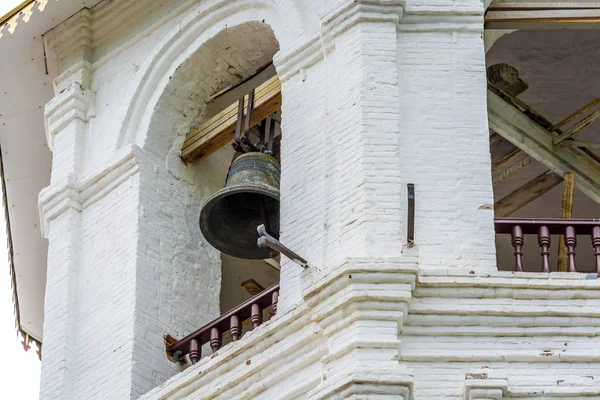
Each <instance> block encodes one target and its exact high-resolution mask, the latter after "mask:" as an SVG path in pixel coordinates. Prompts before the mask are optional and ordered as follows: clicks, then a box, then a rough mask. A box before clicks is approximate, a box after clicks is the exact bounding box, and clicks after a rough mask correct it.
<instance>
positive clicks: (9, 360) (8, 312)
mask: <svg viewBox="0 0 600 400" xmlns="http://www.w3.org/2000/svg"><path fill="white" fill-rule="evenodd" d="M21 2H22V0H0V17H1V16H3V15H4V14H6V13H7V12H9V11H10V10H12V9H13V8H14V7H16V6H18V5H19V4H20V3H21ZM0 215H1V216H2V217H1V218H0V346H2V347H1V348H2V357H0V398H2V399H7V400H9V399H19V400H35V399H38V398H39V387H40V361H39V360H38V357H37V354H36V352H35V346H32V348H31V349H30V350H29V351H28V352H27V353H26V352H25V351H23V346H22V345H21V342H20V341H19V340H17V334H16V329H15V317H14V307H13V303H12V289H11V285H10V269H9V266H8V253H7V249H6V245H5V243H6V231H5V228H4V227H5V226H6V225H5V223H4V211H3V210H2V212H0Z"/></svg>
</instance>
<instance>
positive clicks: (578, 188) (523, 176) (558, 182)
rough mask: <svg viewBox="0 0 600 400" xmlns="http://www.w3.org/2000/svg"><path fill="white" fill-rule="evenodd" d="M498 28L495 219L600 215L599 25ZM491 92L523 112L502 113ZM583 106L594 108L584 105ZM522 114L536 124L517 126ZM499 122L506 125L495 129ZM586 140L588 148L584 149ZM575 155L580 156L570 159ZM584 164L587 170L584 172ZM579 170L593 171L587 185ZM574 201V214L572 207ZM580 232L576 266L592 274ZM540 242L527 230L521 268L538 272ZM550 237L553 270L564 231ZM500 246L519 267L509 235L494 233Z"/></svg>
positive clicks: (492, 56) (493, 83)
mask: <svg viewBox="0 0 600 400" xmlns="http://www.w3.org/2000/svg"><path fill="white" fill-rule="evenodd" d="M487 32H490V31H486V33H487ZM491 32H495V31H494V30H492V31H491ZM496 32H502V33H504V34H503V35H496V37H494V38H493V39H495V41H494V43H493V45H492V46H490V45H489V44H488V43H486V48H487V47H491V48H490V49H489V50H488V51H487V54H486V64H487V68H488V100H489V101H488V111H489V113H490V151H491V162H492V181H493V186H494V200H495V205H494V208H495V215H496V217H497V218H498V217H503V218H565V215H570V216H569V217H567V218H583V219H593V218H598V217H599V216H600V206H599V204H598V202H597V201H598V198H597V197H596V198H595V194H594V189H593V187H592V184H591V183H592V182H593V181H594V180H595V179H594V178H593V176H594V175H593V174H594V173H595V172H594V171H595V170H596V169H597V168H598V167H599V166H600V151H599V149H600V147H596V148H593V147H591V146H593V145H591V144H589V143H593V142H600V136H599V135H598V125H596V124H594V121H595V119H596V116H597V115H600V112H598V104H599V103H600V101H598V102H596V103H595V104H594V101H596V100H597V99H599V98H600V83H599V82H598V81H597V80H596V79H594V78H595V76H597V74H598V73H599V72H600V67H599V65H600V63H599V62H600V51H599V50H600V49H599V47H600V31H598V30H595V29H592V30H586V29H570V30H562V29H561V30H551V29H537V30H525V29H524V30H517V31H514V30H513V31H496ZM492 36H494V35H487V36H486V37H488V38H490V37H492ZM490 90H492V91H493V92H494V93H495V94H497V95H498V97H497V98H502V99H503V100H504V101H505V102H506V104H510V105H511V107H513V108H514V109H517V110H519V114H513V115H512V117H510V116H509V114H508V113H504V114H503V112H502V110H500V109H499V107H498V104H500V102H494V99H491V101H490V97H493V98H496V97H494V96H493V95H491V94H490ZM586 105H592V106H591V107H589V108H585V106H586ZM513 108H511V110H513ZM506 109H507V110H508V108H506ZM595 113H596V114H595ZM521 115H523V116H525V117H526V119H524V121H527V122H528V123H529V124H530V125H532V124H533V125H532V126H533V128H531V129H532V131H531V132H528V131H527V129H525V130H521V132H520V133H519V132H518V131H519V129H521V128H519V127H518V126H517V125H518V124H519V122H518V120H519V118H521ZM594 115H596V116H594ZM590 116H591V117H590ZM588 118H589V119H588ZM582 121H583V122H582ZM588 122H589V124H588ZM501 124H504V126H505V128H502V129H496V128H498V126H499V125H501ZM578 124H579V125H578ZM580 128H581V129H580ZM495 129H496V130H498V131H496V130H495ZM513 129H514V136H512V137H511V133H512V132H511V130H513ZM530 133H531V135H536V134H539V135H542V134H543V135H546V137H547V138H548V139H549V141H550V142H551V143H550V145H546V146H545V147H544V146H538V143H541V142H536V140H530V139H531V138H533V136H531V137H530V136H529V134H530ZM519 135H520V136H519ZM540 137H542V136H540ZM540 140H541V139H540ZM519 142H522V143H519ZM582 144H583V145H582ZM588 145H589V146H590V147H586V146H588ZM575 159H578V161H577V162H576V163H573V161H572V160H575ZM577 163H580V164H579V165H578V164H577ZM566 165H568V168H566V169H567V170H570V171H575V177H574V178H573V179H574V181H575V182H576V183H575V185H574V187H575V189H574V190H570V189H569V187H568V184H567V183H566V182H567V181H568V180H570V179H571V177H569V176H566V177H565V175H564V172H563V170H564V168H565V166H566ZM580 168H586V170H585V172H584V170H583V169H580ZM588 168H589V169H588ZM577 171H580V172H581V173H585V174H587V173H588V172H589V175H588V178H590V185H589V186H585V185H584V184H583V183H582V181H581V180H580V177H581V175H579V174H578V172H577ZM596 183H600V181H598V182H596ZM569 202H570V203H571V204H572V213H570V212H569V211H570V210H568V208H570V207H569ZM577 234H578V235H582V236H581V237H580V238H579V242H580V243H579V245H578V246H577V250H576V251H577V253H576V254H577V270H578V271H580V272H592V271H594V270H595V265H594V256H593V248H592V246H590V235H589V232H586V233H585V237H584V235H583V234H582V233H579V232H578V233H577ZM538 240H539V238H538V235H537V232H536V234H529V235H525V244H524V246H523V267H524V269H525V270H526V271H540V268H541V264H542V261H541V257H540V247H539V244H538ZM550 243H551V244H550V249H549V252H550V254H549V260H550V271H556V270H557V264H558V263H560V262H559V261H558V260H557V255H558V252H559V235H558V234H555V232H552V235H551V237H550ZM496 250H497V261H498V268H499V269H503V270H514V269H515V260H514V255H513V253H514V250H513V246H512V244H511V235H510V234H499V235H496Z"/></svg>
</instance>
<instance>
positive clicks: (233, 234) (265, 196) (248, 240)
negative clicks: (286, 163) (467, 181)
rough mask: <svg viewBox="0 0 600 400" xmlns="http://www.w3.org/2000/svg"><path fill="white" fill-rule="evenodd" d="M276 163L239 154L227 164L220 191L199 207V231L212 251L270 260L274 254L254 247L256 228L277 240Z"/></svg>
mask: <svg viewBox="0 0 600 400" xmlns="http://www.w3.org/2000/svg"><path fill="white" fill-rule="evenodd" d="M280 174H281V169H280V167H279V163H278V162H277V160H276V159H275V158H274V157H272V156H270V155H268V154H264V153H258V152H251V153H246V154H242V155H241V156H239V157H238V158H236V159H235V160H234V161H233V163H232V164H231V168H230V170H229V175H228V177H227V182H226V185H225V188H224V189H221V190H219V191H218V192H217V193H215V194H214V195H213V196H211V197H210V198H209V199H208V201H207V202H206V203H205V204H204V206H203V207H202V211H201V212H200V230H201V231H202V234H203V235H204V237H205V238H206V240H207V241H208V242H209V243H210V244H211V245H212V246H214V247H215V248H217V249H218V250H220V251H222V252H223V253H226V254H229V255H230V256H233V257H238V258H245V259H265V258H273V257H275V256H276V252H274V251H272V250H271V249H269V248H260V247H258V246H257V245H256V243H257V240H258V238H259V235H258V233H257V231H256V227H257V226H259V225H262V224H264V225H266V226H268V227H269V231H270V232H273V234H274V235H276V236H277V237H278V236H279V179H280Z"/></svg>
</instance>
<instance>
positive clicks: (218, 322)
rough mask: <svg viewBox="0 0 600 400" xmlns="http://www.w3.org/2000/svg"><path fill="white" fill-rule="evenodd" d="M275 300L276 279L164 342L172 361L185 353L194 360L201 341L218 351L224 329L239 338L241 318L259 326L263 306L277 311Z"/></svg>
mask: <svg viewBox="0 0 600 400" xmlns="http://www.w3.org/2000/svg"><path fill="white" fill-rule="evenodd" d="M278 300H279V283H276V284H274V285H273V286H271V287H269V288H267V289H265V290H263V291H262V292H260V293H259V294H257V295H256V296H253V297H251V298H249V299H248V300H246V301H245V302H243V303H242V304H240V305H239V306H237V307H235V308H233V309H232V310H230V311H228V312H226V313H225V314H223V315H221V316H220V317H219V318H217V319H215V320H214V321H211V322H209V323H208V324H206V325H204V326H203V327H202V328H200V329H198V330H196V331H195V332H193V333H190V334H189V335H187V336H186V337H184V338H183V339H181V340H178V341H177V342H175V343H173V344H171V345H167V353H168V354H169V356H170V357H172V358H173V359H174V360H175V361H180V360H182V359H183V357H185V356H186V355H188V356H189V358H190V361H191V362H192V364H195V363H196V362H198V360H200V358H201V349H202V346H203V345H204V344H206V343H210V347H211V349H212V351H213V352H215V351H217V350H218V349H219V348H221V344H222V339H223V333H224V332H227V331H229V333H230V335H231V339H232V340H233V341H236V340H238V339H239V338H240V337H241V335H242V322H243V321H246V320H248V319H250V320H251V321H252V325H253V326H254V327H255V328H256V327H258V326H259V325H260V324H262V322H263V321H262V317H263V310H264V309H265V308H267V307H269V306H272V308H273V314H276V313H277V302H278Z"/></svg>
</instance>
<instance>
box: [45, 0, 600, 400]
mask: <svg viewBox="0 0 600 400" xmlns="http://www.w3.org/2000/svg"><path fill="white" fill-rule="evenodd" d="M482 13H483V8H482V4H481V3H480V2H479V1H475V0H473V1H466V2H459V3H456V4H455V3H450V2H444V1H442V2H438V3H436V4H429V3H417V2H415V3H413V2H409V4H407V5H404V6H403V5H402V4H401V2H397V1H393V0H389V1H362V2H355V1H346V0H339V1H336V2H324V3H323V4H322V3H321V2H320V1H317V0H314V1H313V0H298V1H290V0H280V1H251V0H244V1H228V0H210V1H203V2H196V1H191V0H187V1H186V0H179V1H174V2H166V1H157V2H151V1H136V2H133V1H122V2H110V1H107V2H104V3H101V4H100V5H99V6H98V7H97V8H95V9H94V10H92V11H91V12H84V13H82V14H81V15H80V16H79V17H77V18H73V19H72V20H70V21H67V22H66V23H65V24H64V25H61V26H60V27H58V28H56V29H55V30H54V31H53V32H51V33H50V34H49V35H48V36H47V44H48V51H49V54H50V60H51V61H52V62H53V63H55V67H56V69H58V71H59V73H60V75H59V76H58V77H57V79H56V91H57V96H56V98H55V99H54V100H53V102H51V103H50V104H49V105H48V107H47V119H48V134H49V137H51V138H52V140H51V143H53V149H54V150H53V151H54V153H53V156H54V161H53V174H52V185H51V186H50V187H49V188H47V189H45V190H44V192H43V193H42V194H41V196H40V209H41V214H42V220H43V226H44V231H45V234H46V235H47V236H48V238H49V240H50V248H49V267H48V271H49V277H48V289H47V293H46V322H45V329H44V361H43V378H42V391H41V397H42V399H59V398H60V399H63V398H65V399H68V398H73V399H79V398H85V399H92V400H93V399H104V398H138V397H140V396H141V395H143V393H145V392H147V391H149V390H151V389H153V388H154V387H156V386H158V385H160V384H162V383H163V382H165V381H167V380H168V378H170V377H171V376H173V375H175V374H176V373H177V372H179V370H180V368H179V367H177V366H175V365H174V364H171V363H169V362H168V361H167V359H166V357H165V354H164V346H163V343H162V336H163V335H164V334H167V333H170V334H172V335H175V336H178V337H182V336H183V335H185V334H187V333H189V332H191V331H193V330H195V329H197V328H198V327H200V326H201V325H203V324H204V323H205V322H207V321H209V320H211V319H213V318H214V317H216V316H217V315H218V313H219V290H220V280H221V274H220V259H219V256H218V253H217V252H216V251H215V250H214V249H212V248H211V247H210V246H209V245H207V244H206V243H205V241H204V240H203V239H202V237H201V234H200V232H199V228H198V213H199V210H200V206H201V204H202V202H203V201H204V199H206V197H207V196H208V195H210V194H211V193H213V192H214V191H215V190H217V189H218V188H219V187H220V186H221V185H222V182H223V178H224V167H223V166H225V168H226V166H227V163H228V160H226V159H225V158H219V157H220V156H219V155H217V156H215V158H212V159H209V160H206V161H204V162H202V163H200V164H198V165H196V166H185V165H183V164H182V163H181V161H180V159H179V157H178V154H179V148H180V145H181V143H182V141H183V137H184V135H185V133H186V132H187V131H188V130H189V129H190V128H191V127H193V126H195V125H197V124H198V123H199V122H200V121H201V120H202V119H203V118H206V115H203V114H202V113H203V111H204V110H205V105H204V101H205V99H206V97H207V96H209V95H211V94H213V93H214V92H215V91H216V90H218V89H220V88H223V87H224V86H226V85H227V84H231V83H234V82H235V81H236V80H237V79H238V77H237V76H236V75H235V74H233V73H231V72H227V71H228V70H229V69H230V68H232V69H233V70H235V72H236V73H238V74H242V75H248V74H250V73H251V72H253V70H254V69H256V68H258V67H260V66H262V65H263V64H264V63H265V62H266V61H268V60H270V59H271V57H273V55H275V54H276V53H277V54H276V55H275V57H274V63H275V66H276V68H277V71H278V73H279V75H280V78H281V80H282V90H283V99H284V102H283V107H282V114H283V124H282V130H283V135H284V140H283V144H282V146H283V147H282V168H283V173H282V183H281V190H282V202H281V227H282V232H281V238H282V241H283V242H284V243H285V244H286V245H288V246H289V247H291V248H293V249H294V250H295V251H297V252H298V253H299V254H301V255H303V256H305V257H306V258H308V260H309V261H310V262H312V263H314V264H315V265H317V266H319V267H320V268H321V269H322V271H321V272H317V271H315V270H308V271H304V272H302V270H301V269H300V268H299V267H298V266H296V265H294V264H292V263H290V262H289V261H286V260H284V262H283V264H282V272H281V298H280V306H279V314H278V316H277V317H276V318H274V319H273V320H272V321H270V322H268V323H266V324H265V325H264V326H262V327H260V328H259V329H257V330H255V331H254V332H252V333H250V334H248V335H247V336H245V337H244V339H243V340H241V341H239V342H237V343H235V344H233V345H230V346H228V347H226V348H224V349H223V350H222V351H220V352H219V353H220V354H219V355H218V356H215V357H214V358H205V359H204V360H202V361H201V362H200V363H199V364H198V365H197V366H195V367H193V368H189V369H188V370H187V371H185V372H183V373H182V374H179V375H177V376H175V378H172V379H171V380H168V381H167V382H166V383H165V384H164V385H163V386H161V387H158V388H157V389H155V390H154V391H153V392H151V393H150V394H148V395H146V396H145V398H147V399H154V398H180V397H182V396H184V395H187V394H190V393H193V396H196V397H198V398H205V397H210V398H234V397H236V396H238V397H243V396H246V397H250V398H265V399H272V398H314V399H317V398H346V397H349V396H352V395H354V396H356V398H369V396H372V395H376V394H377V395H381V396H387V397H386V398H405V399H408V398H409V396H413V398H415V399H434V398H448V399H459V398H464V397H463V396H464V393H465V390H467V389H465V388H467V387H468V388H472V392H471V393H472V394H473V395H475V394H477V393H479V394H477V395H478V396H479V395H488V394H489V395H490V396H491V395H494V396H496V394H498V393H502V394H503V395H506V396H508V395H512V394H515V396H516V395H518V394H519V393H522V392H523V391H526V390H528V388H530V387H533V388H534V389H535V390H542V391H544V390H548V392H547V393H550V392H552V391H556V393H559V392H560V390H567V391H571V392H572V393H571V392H570V393H571V394H573V393H575V394H573V395H577V393H579V394H578V395H581V396H583V395H584V394H585V393H588V392H585V390H588V389H589V390H590V392H589V393H592V391H593V390H594V389H593V384H595V383H596V380H595V379H596V378H597V377H594V378H591V383H589V382H587V381H585V379H586V378H585V377H582V376H583V375H584V374H582V373H580V372H579V371H581V370H582V369H584V368H583V367H584V366H585V365H587V366H588V367H589V371H591V372H590V374H591V376H593V375H594V373H595V371H596V369H597V366H596V363H597V362H598V361H599V360H598V355H597V350H596V349H597V348H598V347H597V343H596V340H595V334H596V333H595V328H594V326H595V325H594V324H595V322H596V321H595V319H596V315H595V314H594V313H593V309H595V308H596V304H595V303H596V300H595V297H594V296H595V295H591V294H590V293H594V292H593V290H595V289H596V286H597V284H596V282H588V281H583V280H573V279H571V280H569V279H566V278H565V277H564V276H559V275H556V276H554V277H548V276H542V275H540V276H537V277H529V276H528V275H520V276H518V277H515V276H514V275H511V274H509V275H506V274H505V275H503V274H501V273H500V274H497V275H494V273H493V271H494V267H495V265H494V262H495V261H494V260H495V255H494V237H493V224H492V217H493V214H492V213H493V211H492V210H491V208H492V207H491V205H492V203H493V198H492V185H491V177H490V157H489V144H488V128H487V115H486V101H485V62H484V48H483V40H482V36H481V35H482V27H483V25H482ZM249 21H250V23H248V22H249ZM66 35H70V36H69V38H70V40H68V41H67V40H62V39H63V37H64V36H66ZM88 50H89V51H88ZM324 50H325V53H326V56H325V54H324ZM225 63H226V64H227V65H228V66H226V65H225ZM53 65H54V64H53ZM63 89H64V91H63ZM221 157H222V155H221ZM407 183H414V184H415V188H416V237H415V242H416V248H414V249H406V248H405V241H406V189H405V188H406V184H407ZM419 271H420V275H419V276H417V275H418V273H419ZM490 274H491V276H489V275H490ZM558 285H561V287H562V288H561V289H560V290H556V286H558ZM415 287H416V289H415ZM413 289H414V293H413ZM582 295H585V296H588V297H589V296H592V299H591V300H573V299H572V298H575V297H577V296H582ZM549 305H552V307H558V308H561V309H563V310H565V311H564V314H565V315H561V316H556V315H552V314H551V313H550V311H549V309H548V306H549ZM564 343H568V345H567V346H565V345H564ZM565 347H568V349H566V348H565ZM549 353H552V354H549ZM484 367H489V368H490V369H492V370H493V371H495V372H494V373H498V374H499V375H500V376H501V377H500V378H498V379H496V378H494V379H491V380H486V379H487V378H481V377H480V376H479V375H477V376H478V378H477V379H475V378H473V377H470V378H469V379H471V378H473V379H474V381H473V382H471V381H470V382H469V385H466V383H465V382H466V380H467V379H466V375H465V374H468V373H471V372H472V371H473V369H477V370H478V369H481V368H484ZM544 369H545V370H544ZM547 370H552V371H553V373H552V374H547V373H544V372H547ZM540 371H541V372H540ZM586 374H587V371H586ZM548 376H550V377H551V378H552V379H548ZM554 378H556V380H555V379H554ZM582 379H583V381H585V382H584V383H581V382H583V381H581V380H582ZM560 381H563V382H571V383H569V384H568V385H567V386H568V387H567V388H566V389H565V387H564V386H561V383H558V382H560ZM490 382H491V383H490ZM573 382H575V383H573ZM577 382H579V383H577ZM436 384H438V386H436ZM492 384H493V385H496V386H493V385H492ZM478 385H479V386H478ZM486 385H487V386H486ZM490 385H491V386H490ZM578 385H579V386H578ZM480 386H484V387H486V388H485V389H482V388H481V387H480ZM492 386H493V387H492ZM577 387H583V389H581V390H580V392H577V390H578V389H577ZM488 389H489V393H488V392H487V390H488ZM468 390H471V389H468ZM482 393H483V394H482ZM486 393H487V394H486ZM490 393H491V394H490ZM511 393H512V394H511ZM553 393H554V392H553ZM592 395H593V394H592ZM592 395H590V396H592Z"/></svg>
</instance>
